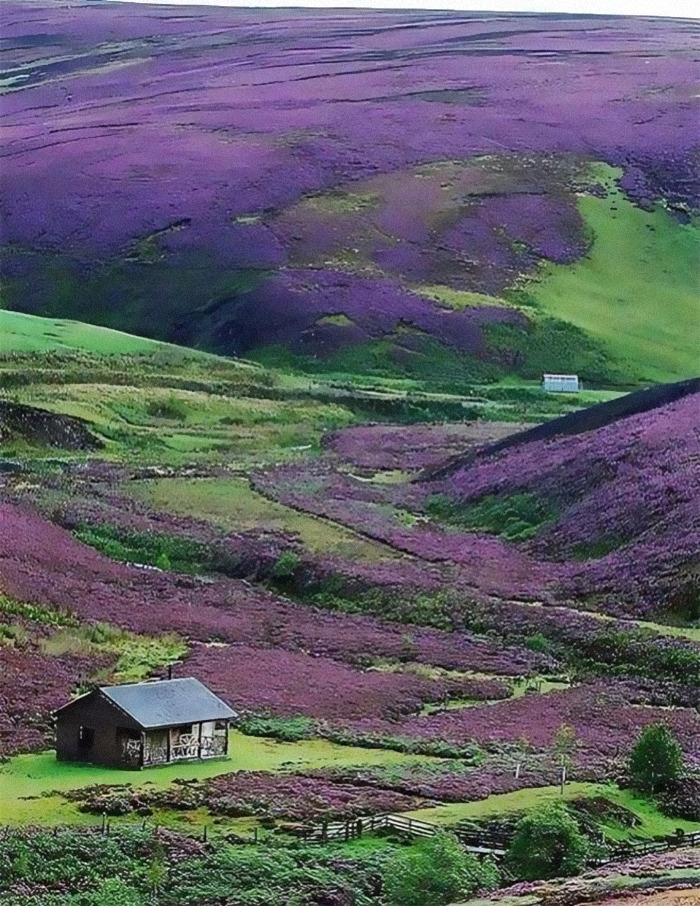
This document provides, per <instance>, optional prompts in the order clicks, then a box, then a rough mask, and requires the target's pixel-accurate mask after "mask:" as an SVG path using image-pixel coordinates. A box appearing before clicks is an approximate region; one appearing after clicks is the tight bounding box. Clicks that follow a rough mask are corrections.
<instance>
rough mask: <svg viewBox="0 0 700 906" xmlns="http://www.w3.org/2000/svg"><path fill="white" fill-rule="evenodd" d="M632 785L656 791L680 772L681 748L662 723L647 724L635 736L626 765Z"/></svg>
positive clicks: (681, 771) (671, 781)
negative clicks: (637, 735) (635, 739)
mask: <svg viewBox="0 0 700 906" xmlns="http://www.w3.org/2000/svg"><path fill="white" fill-rule="evenodd" d="M627 771H628V776H629V779H630V782H631V784H632V786H634V787H635V788H636V789H638V790H645V791H648V792H650V793H658V792H661V791H664V790H668V789H670V788H671V787H672V786H674V784H675V783H677V781H678V780H679V779H680V777H681V775H682V774H683V750H682V749H681V747H680V744H679V742H678V740H677V739H676V737H675V736H674V735H673V733H672V732H671V730H670V729H669V728H668V727H667V726H666V725H665V724H649V726H647V727H645V728H644V729H643V730H642V732H641V733H640V735H639V738H638V739H637V742H636V744H635V746H634V748H633V749H632V754H631V755H630V759H629V763H628V766H627Z"/></svg>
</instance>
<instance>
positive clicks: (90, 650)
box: [40, 623, 187, 683]
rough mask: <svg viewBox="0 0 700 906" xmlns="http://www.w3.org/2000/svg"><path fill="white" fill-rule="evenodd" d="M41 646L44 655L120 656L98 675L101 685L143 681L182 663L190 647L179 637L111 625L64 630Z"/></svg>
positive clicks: (56, 633)
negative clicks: (156, 672) (144, 633)
mask: <svg viewBox="0 0 700 906" xmlns="http://www.w3.org/2000/svg"><path fill="white" fill-rule="evenodd" d="M40 646H41V650H42V651H43V652H44V654H48V655H51V656H52V657H60V656H61V655H66V654H70V655H78V656H84V657H95V656H98V655H105V654H111V655H116V656H117V660H116V663H115V664H114V666H113V667H111V668H109V669H105V670H101V671H99V672H98V673H97V674H96V675H95V677H94V679H95V681H96V682H98V683H100V682H117V683H136V682H139V681H140V680H143V679H146V677H148V676H150V675H151V674H152V673H153V672H154V671H155V670H159V669H161V668H163V667H165V666H167V665H168V664H171V663H173V661H177V660H180V659H181V658H182V657H183V656H184V655H185V654H186V652H187V645H186V644H185V642H184V641H183V640H182V639H181V638H179V637H178V636H176V635H172V634H170V635H163V636H158V637H153V636H146V635H138V634H136V633H133V632H129V631H128V630H125V629H121V628H120V627H118V626H113V625H112V624H110V623H95V624H93V625H92V626H85V627H80V628H70V629H68V628H66V629H62V630H59V631H58V632H55V633H54V634H53V635H51V636H49V637H48V638H45V639H42V640H41V642H40Z"/></svg>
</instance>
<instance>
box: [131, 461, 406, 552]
mask: <svg viewBox="0 0 700 906" xmlns="http://www.w3.org/2000/svg"><path fill="white" fill-rule="evenodd" d="M123 490H124V491H125V492H126V493H128V494H131V495H133V496H134V497H138V498H140V499H142V500H145V501H147V502H148V503H149V504H151V506H154V507H156V508H157V509H162V510H165V511H167V512H169V513H178V514H182V515H186V516H195V517H197V518H200V519H208V520H210V521H211V522H213V523H215V524H216V525H220V526H223V527H224V528H227V529H230V530H231V531H248V530H254V529H264V530H266V531H279V532H285V533H291V534H294V535H296V536H297V537H298V538H299V540H300V541H301V543H302V544H303V545H304V546H305V547H306V548H308V549H309V550H310V551H312V552H314V553H333V554H337V555H339V556H343V557H349V558H351V559H357V558H360V559H363V560H388V559H396V558H397V557H398V554H396V553H395V552H394V551H393V550H392V549H391V548H389V547H388V546H385V545H382V544H378V543H377V544H375V543H372V542H370V541H366V540H365V539H363V538H361V537H360V536H359V535H357V534H355V533H354V532H352V531H351V530H350V529H345V528H342V527H340V526H337V525H335V524H334V523H332V522H329V521H328V520H325V519H320V518H317V517H315V516H310V515H307V514H305V513H297V512H296V510H293V509H291V508H290V507H287V506H284V505H282V504H279V503H276V502H274V501H272V500H268V499H267V498H266V497H263V496H262V494H258V493H257V492H256V491H254V490H253V489H252V488H251V487H250V485H249V483H248V481H247V479H245V478H221V479H180V478H170V479H167V478H166V479H159V480H155V481H142V482H129V483H128V484H127V485H125V486H124V487H123Z"/></svg>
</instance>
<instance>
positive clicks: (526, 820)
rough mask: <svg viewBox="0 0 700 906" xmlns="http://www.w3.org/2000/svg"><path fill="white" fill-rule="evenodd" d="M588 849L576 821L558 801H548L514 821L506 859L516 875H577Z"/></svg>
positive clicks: (528, 877)
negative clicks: (541, 806) (513, 829)
mask: <svg viewBox="0 0 700 906" xmlns="http://www.w3.org/2000/svg"><path fill="white" fill-rule="evenodd" d="M588 851H589V841H588V838H587V837H586V836H585V835H584V834H582V833H581V831H580V829H579V826H578V824H577V822H576V820H575V819H574V818H573V817H572V816H571V815H570V814H569V812H568V811H567V810H566V807H565V806H564V805H563V804H562V803H561V802H552V803H550V804H548V805H546V806H544V807H543V808H541V809H538V810H537V811H535V812H532V813H531V814H529V815H525V816H524V817H523V818H521V819H520V821H518V824H517V826H516V829H515V836H514V837H513V840H512V841H511V844H510V847H509V849H508V853H507V856H506V859H507V864H508V867H509V869H510V870H511V871H512V872H513V873H514V874H515V875H516V877H518V878H520V879H522V880H525V881H536V880H539V879H540V878H556V877H561V876H563V875H574V874H577V873H578V872H579V871H580V870H581V869H582V867H583V865H584V864H585V861H586V857H587V855H588Z"/></svg>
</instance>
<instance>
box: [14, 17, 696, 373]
mask: <svg viewBox="0 0 700 906" xmlns="http://www.w3.org/2000/svg"><path fill="white" fill-rule="evenodd" d="M2 15H3V18H4V20H5V22H4V27H3V41H4V49H5V53H6V59H7V60H8V63H7V64H6V67H7V68H6V71H5V73H4V82H3V88H2V90H3V92H4V96H3V99H2V118H3V129H4V134H5V136H6V146H5V148H4V150H3V152H2V155H3V167H2V172H1V175H0V190H1V194H2V221H3V233H4V237H3V239H4V246H3V249H2V255H3V259H2V270H3V291H4V298H5V300H6V302H5V304H6V305H7V306H9V307H10V308H15V309H18V310H22V311H25V312H30V313H34V314H42V315H47V316H51V317H54V318H60V317H73V318H78V319H80V320H83V321H87V322H91V323H95V324H102V325H106V326H109V327H112V328H117V329H120V330H128V331H130V332H133V333H136V334H140V335H143V336H150V337H157V338H159V339H165V340H171V341H175V342H181V343H184V344H186V345H190V346H199V347H201V348H205V349H208V350H210V351H215V352H222V353H225V354H236V355H241V354H245V355H254V356H255V357H257V358H259V359H260V360H261V361H264V362H266V363H267V364H278V365H284V366H287V367H294V368H299V369H303V370H306V371H314V370H316V371H326V372H328V371H330V372H341V373H348V372H350V373H358V372H361V373H364V374H375V375H383V376H386V375H397V374H398V375H402V376H408V377H411V378H413V379H414V380H420V381H426V382H428V383H429V384H432V385H436V384H440V385H449V386H450V387H451V388H454V387H455V386H460V385H464V384H465V383H468V382H470V381H474V380H480V381H489V380H494V379H496V378H498V377H499V376H500V375H502V374H503V373H504V372H506V373H507V372H515V373H516V374H519V375H520V376H522V377H524V378H527V379H533V378H539V376H540V375H541V373H542V372H543V371H547V370H549V371H559V370H566V371H569V370H571V371H575V372H577V373H579V374H580V375H581V376H582V377H583V378H584V379H585V380H586V381H589V382H596V383H604V384H610V383H621V384H630V383H632V384H634V383H636V382H638V381H640V380H673V379H678V378H682V377H688V376H689V375H690V374H691V373H692V370H693V365H694V360H695V358H694V357H695V350H696V346H697V307H696V301H695V295H694V293H695V287H696V283H697V274H696V267H695V262H696V260H697V246H698V233H697V228H696V225H695V221H694V220H693V218H692V211H694V210H695V208H696V205H697V180H696V160H697V158H696V154H697V146H698V143H699V136H698V130H697V117H696V115H695V113H694V111H693V104H694V91H695V89H694V85H695V83H696V75H695V69H694V62H693V56H692V54H693V37H694V31H695V26H694V25H693V24H692V23H690V22H684V21H675V22H674V21H670V20H645V19H633V18H626V19H616V18H613V17H600V18H590V17H564V16H532V15H528V16H497V17H494V16H488V15H480V14H469V15H465V14H459V13H426V12H414V13H410V12H401V13H399V12H396V13H395V12H368V11H363V12H362V13H357V12H352V11H342V12H341V11H325V12H321V13H310V12H299V11H288V12H280V11H274V12H273V11H264V12H263V11H255V12H251V11H248V10H238V9H200V8H197V9H194V10H188V14H187V16H183V15H182V14H181V11H176V10H171V9H168V8H166V7H154V8H149V7H147V6H143V5H134V6H133V7H130V6H127V5H124V4H122V3H119V4H116V3H115V4H112V3H100V4H93V5H88V4H78V5H77V6H76V5H74V4H68V3H64V2H62V0H53V2H51V0H41V2H38V3H37V2H33V3H27V2H24V3H23V2H19V0H12V2H7V3H3V7H2ZM154 149H157V154H154ZM107 212H108V213H107Z"/></svg>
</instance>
